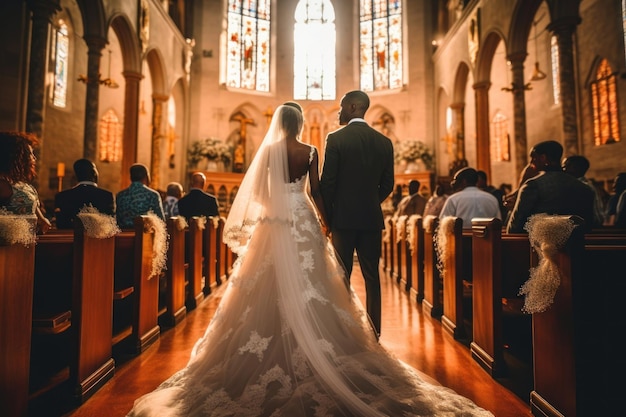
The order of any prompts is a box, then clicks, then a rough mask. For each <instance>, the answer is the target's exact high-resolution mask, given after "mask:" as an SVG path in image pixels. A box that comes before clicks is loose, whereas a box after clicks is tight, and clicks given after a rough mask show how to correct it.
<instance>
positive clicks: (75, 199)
mask: <svg viewBox="0 0 626 417" xmlns="http://www.w3.org/2000/svg"><path fill="white" fill-rule="evenodd" d="M89 204H91V205H92V206H94V207H95V208H96V209H98V211H99V212H100V213H103V214H108V215H111V216H112V215H113V214H115V203H114V199H113V193H111V192H110V191H107V190H104V189H102V188H98V187H96V186H93V185H90V184H78V185H76V186H75V187H73V188H70V189H69V190H65V191H61V192H60V193H57V195H56V196H55V197H54V212H55V217H56V226H57V229H72V228H74V219H75V218H76V215H77V214H78V212H79V211H80V209H82V208H83V206H84V205H89Z"/></svg>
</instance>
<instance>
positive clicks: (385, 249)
mask: <svg viewBox="0 0 626 417" xmlns="http://www.w3.org/2000/svg"><path fill="white" fill-rule="evenodd" d="M390 218H391V216H385V220H384V222H385V229H383V232H382V237H381V239H382V241H381V253H380V266H381V268H382V270H383V271H385V272H386V271H387V269H388V268H389V262H391V260H390V259H389V227H388V226H387V223H388V222H389V219H390Z"/></svg>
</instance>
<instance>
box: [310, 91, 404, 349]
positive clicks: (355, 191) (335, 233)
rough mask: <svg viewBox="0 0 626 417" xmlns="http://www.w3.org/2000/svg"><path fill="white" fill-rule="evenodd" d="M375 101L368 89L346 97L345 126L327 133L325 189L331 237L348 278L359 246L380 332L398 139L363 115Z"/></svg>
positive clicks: (372, 314)
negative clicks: (387, 202)
mask: <svg viewBox="0 0 626 417" xmlns="http://www.w3.org/2000/svg"><path fill="white" fill-rule="evenodd" d="M369 105H370V100H369V97H368V96H367V94H366V93H364V92H363V91H358V90H357V91H351V92H349V93H347V94H346V95H345V96H343V98H342V99H341V111H340V112H339V124H340V125H342V126H344V127H343V128H341V129H339V130H336V131H334V132H332V133H330V134H329V135H328V136H327V138H326V151H325V157H324V168H323V170H322V178H321V182H320V188H321V191H322V196H323V198H324V206H325V209H326V213H327V215H328V221H329V223H330V225H329V227H330V231H331V234H332V242H333V245H334V247H335V249H336V250H337V253H338V255H339V258H340V259H341V261H342V262H343V264H344V267H345V268H346V274H347V277H348V280H349V279H350V274H351V273H352V261H353V256H354V251H355V250H356V254H357V257H358V259H359V264H360V266H361V271H362V272H363V277H364V278H365V290H366V303H365V304H366V307H367V313H368V314H369V316H370V319H371V320H372V324H373V325H374V329H375V331H376V335H377V337H379V336H380V315H381V314H380V310H381V307H380V304H381V301H380V275H379V271H378V263H379V260H380V256H381V238H382V229H384V227H385V226H384V220H383V213H382V209H381V207H380V204H381V203H382V201H383V200H384V199H385V198H387V196H388V195H389V194H390V193H391V191H392V190H393V185H394V176H393V164H394V160H393V144H392V143H391V140H389V138H387V137H386V136H385V135H383V134H382V133H380V132H378V131H377V130H375V129H373V128H371V127H370V126H369V125H368V124H367V123H366V122H365V120H364V116H365V112H366V111H367V109H368V108H369Z"/></svg>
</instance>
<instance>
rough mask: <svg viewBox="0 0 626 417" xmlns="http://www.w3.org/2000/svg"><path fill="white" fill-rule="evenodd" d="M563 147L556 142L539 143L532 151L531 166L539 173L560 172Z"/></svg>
mask: <svg viewBox="0 0 626 417" xmlns="http://www.w3.org/2000/svg"><path fill="white" fill-rule="evenodd" d="M561 156H563V146H562V145H561V144H560V143H559V142H557V141H555V140H547V141H545V142H539V143H538V144H536V145H535V146H533V147H532V149H531V150H530V164H531V165H533V166H534V167H535V168H536V169H538V170H539V171H557V170H558V171H560V170H561Z"/></svg>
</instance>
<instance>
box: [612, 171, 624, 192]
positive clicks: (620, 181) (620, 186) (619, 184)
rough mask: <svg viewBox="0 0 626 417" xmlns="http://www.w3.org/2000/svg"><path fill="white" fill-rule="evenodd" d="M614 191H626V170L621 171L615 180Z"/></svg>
mask: <svg viewBox="0 0 626 417" xmlns="http://www.w3.org/2000/svg"><path fill="white" fill-rule="evenodd" d="M613 191H614V192H615V194H618V195H619V194H621V193H622V192H624V191H626V172H620V173H619V174H617V175H616V176H615V179H614V180H613Z"/></svg>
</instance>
